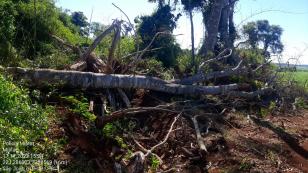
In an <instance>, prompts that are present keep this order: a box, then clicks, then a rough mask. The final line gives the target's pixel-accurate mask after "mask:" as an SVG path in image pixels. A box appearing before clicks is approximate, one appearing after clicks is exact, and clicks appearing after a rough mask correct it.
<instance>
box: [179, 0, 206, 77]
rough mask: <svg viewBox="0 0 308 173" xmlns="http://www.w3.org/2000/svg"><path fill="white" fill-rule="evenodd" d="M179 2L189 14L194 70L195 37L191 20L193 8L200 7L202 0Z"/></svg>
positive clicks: (195, 65) (183, 0)
mask: <svg viewBox="0 0 308 173" xmlns="http://www.w3.org/2000/svg"><path fill="white" fill-rule="evenodd" d="M181 3H182V4H183V6H184V10H185V11H186V12H187V13H188V15H189V20H190V27H191V29H190V31H191V33H190V34H191V57H192V66H193V67H194V69H195V71H197V64H196V60H195V37H194V21H193V10H195V9H198V8H201V6H202V4H203V1H202V0H181Z"/></svg>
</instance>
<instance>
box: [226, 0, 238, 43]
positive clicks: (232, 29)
mask: <svg viewBox="0 0 308 173" xmlns="http://www.w3.org/2000/svg"><path fill="white" fill-rule="evenodd" d="M236 1H237V0H233V1H232V0H230V8H229V9H230V12H229V42H228V47H229V48H234V41H235V39H236V29H235V25H234V20H233V15H234V7H235V3H236Z"/></svg>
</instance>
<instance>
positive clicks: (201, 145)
mask: <svg viewBox="0 0 308 173" xmlns="http://www.w3.org/2000/svg"><path fill="white" fill-rule="evenodd" d="M191 120H192V122H193V123H194V127H195V131H196V137H197V142H198V145H199V147H200V149H201V151H204V152H207V149H206V147H205V144H204V142H203V139H202V136H201V132H200V128H199V124H198V121H197V116H194V117H191Z"/></svg>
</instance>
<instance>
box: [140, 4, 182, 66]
mask: <svg viewBox="0 0 308 173" xmlns="http://www.w3.org/2000/svg"><path fill="white" fill-rule="evenodd" d="M178 17H179V16H175V15H174V14H172V12H171V7H170V6H169V5H164V6H162V7H159V8H158V9H157V10H156V11H155V12H154V13H153V14H152V15H150V16H141V17H139V19H136V20H135V22H136V23H138V33H139V35H140V37H141V40H142V43H141V48H145V47H146V46H148V45H149V44H150V43H151V41H152V39H153V38H154V36H155V35H156V34H157V33H159V32H164V33H165V34H160V35H158V36H157V37H156V39H155V40H154V41H153V43H152V45H151V48H160V49H159V50H157V51H155V52H152V53H148V54H147V55H148V56H152V57H155V58H157V59H158V60H160V61H162V62H163V64H164V66H166V67H170V66H173V65H174V64H175V59H176V57H177V55H178V53H179V52H180V47H179V45H178V44H177V43H176V42H175V39H174V37H173V36H172V35H171V34H172V31H173V30H174V29H175V27H176V21H177V19H178Z"/></svg>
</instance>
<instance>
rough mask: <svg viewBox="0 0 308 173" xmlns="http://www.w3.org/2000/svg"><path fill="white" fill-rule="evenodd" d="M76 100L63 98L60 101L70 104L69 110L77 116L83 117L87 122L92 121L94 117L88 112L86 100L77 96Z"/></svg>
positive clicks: (68, 97) (74, 98) (72, 97)
mask: <svg viewBox="0 0 308 173" xmlns="http://www.w3.org/2000/svg"><path fill="white" fill-rule="evenodd" d="M79 97H80V98H77V97H75V96H63V97H62V99H64V100H65V101H67V102H69V103H70V110H71V111H72V112H74V113H76V114H78V115H81V116H83V117H84V118H86V119H87V120H89V121H94V120H95V119H96V116H95V115H94V114H93V113H91V112H89V103H88V100H87V99H86V98H85V97H83V96H79Z"/></svg>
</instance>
